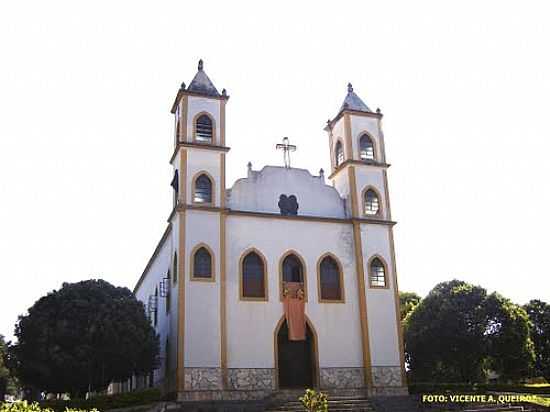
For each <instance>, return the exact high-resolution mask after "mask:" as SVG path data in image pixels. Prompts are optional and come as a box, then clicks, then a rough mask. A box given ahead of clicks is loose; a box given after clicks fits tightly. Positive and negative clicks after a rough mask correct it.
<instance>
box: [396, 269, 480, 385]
mask: <svg viewBox="0 0 550 412" xmlns="http://www.w3.org/2000/svg"><path fill="white" fill-rule="evenodd" d="M485 299H486V292H485V289H483V288H480V287H476V286H472V285H468V284H467V283H465V282H462V281H459V280H453V281H450V282H444V283H440V284H438V285H437V286H435V287H434V288H433V289H432V290H431V292H430V293H429V294H428V296H426V297H425V298H424V299H423V300H422V301H421V302H420V303H419V304H418V306H417V307H416V309H415V310H414V311H413V312H412V313H411V315H410V316H409V317H408V318H407V321H406V323H405V352H406V357H407V363H408V364H409V366H410V368H411V375H412V378H413V380H414V381H420V382H422V381H426V382H431V381H433V382H436V381H444V382H475V381H478V380H480V378H481V376H482V367H483V360H484V357H485V354H486V348H485V337H484V332H485V328H486V321H485V320H486V316H485V310H484V305H483V304H484V302H485Z"/></svg>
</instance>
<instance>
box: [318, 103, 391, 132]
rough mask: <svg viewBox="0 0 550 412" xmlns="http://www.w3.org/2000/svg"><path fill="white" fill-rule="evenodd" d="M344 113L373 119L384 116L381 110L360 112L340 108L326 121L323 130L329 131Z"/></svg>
mask: <svg viewBox="0 0 550 412" xmlns="http://www.w3.org/2000/svg"><path fill="white" fill-rule="evenodd" d="M345 113H349V114H350V115H352V116H361V117H372V118H375V119H381V118H382V117H383V116H384V115H383V114H382V113H381V112H360V111H357V110H350V109H342V110H340V111H339V112H338V114H337V115H336V116H334V118H333V119H332V120H329V121H328V122H327V124H326V126H325V127H324V130H325V131H327V132H329V131H330V130H331V129H332V128H333V127H334V125H335V124H336V122H337V121H338V120H340V119H341V118H342V117H343V116H344V114H345Z"/></svg>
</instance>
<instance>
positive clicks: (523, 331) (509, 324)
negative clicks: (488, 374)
mask: <svg viewBox="0 0 550 412" xmlns="http://www.w3.org/2000/svg"><path fill="white" fill-rule="evenodd" d="M485 305H486V310H487V330H486V338H487V345H488V346H487V351H488V364H489V366H490V368H491V369H493V370H494V371H495V372H497V373H498V374H499V375H500V379H501V380H503V381H510V380H511V381H518V380H519V379H521V378H522V377H526V376H528V374H529V372H530V370H531V367H532V366H533V362H534V360H535V351H534V346H533V341H532V340H531V338H530V325H529V316H528V315H527V312H526V311H525V310H524V309H522V308H521V307H520V306H518V305H515V304H514V303H512V302H511V301H510V300H508V299H506V298H504V297H502V296H500V295H499V294H498V293H493V294H491V295H489V296H488V297H487V300H486V302H485Z"/></svg>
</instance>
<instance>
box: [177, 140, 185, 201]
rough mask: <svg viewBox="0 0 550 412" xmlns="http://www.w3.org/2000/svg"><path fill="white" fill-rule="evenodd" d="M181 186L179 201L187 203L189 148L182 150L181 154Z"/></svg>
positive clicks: (179, 172)
mask: <svg viewBox="0 0 550 412" xmlns="http://www.w3.org/2000/svg"><path fill="white" fill-rule="evenodd" d="M178 174H179V182H178V183H179V188H178V190H179V191H178V194H179V196H178V197H179V199H178V201H179V202H181V203H183V204H185V203H186V202H187V150H182V151H181V154H180V167H179V170H178Z"/></svg>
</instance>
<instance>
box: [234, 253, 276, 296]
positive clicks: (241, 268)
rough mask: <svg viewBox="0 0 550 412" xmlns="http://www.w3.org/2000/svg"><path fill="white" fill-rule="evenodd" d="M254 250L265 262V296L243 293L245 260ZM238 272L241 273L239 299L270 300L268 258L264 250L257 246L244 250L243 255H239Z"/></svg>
mask: <svg viewBox="0 0 550 412" xmlns="http://www.w3.org/2000/svg"><path fill="white" fill-rule="evenodd" d="M252 252H254V253H256V254H257V255H258V256H259V257H260V259H262V262H263V263H264V273H263V277H264V297H263V298H255V297H247V296H244V293H243V285H244V282H243V275H244V271H243V261H244V258H245V257H246V256H248V255H249V254H250V253H252ZM238 273H239V300H241V301H247V302H267V301H269V289H268V276H267V259H266V257H265V256H264V254H263V253H262V252H260V251H259V250H258V249H256V248H255V247H251V248H248V249H246V250H245V251H244V252H242V253H241V256H240V257H239V270H238Z"/></svg>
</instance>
